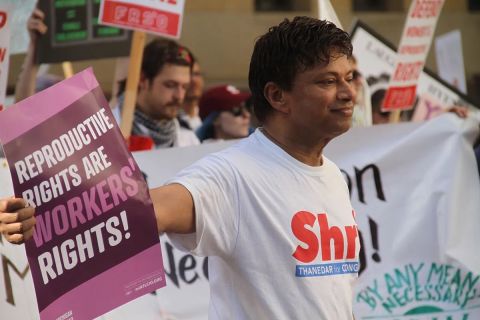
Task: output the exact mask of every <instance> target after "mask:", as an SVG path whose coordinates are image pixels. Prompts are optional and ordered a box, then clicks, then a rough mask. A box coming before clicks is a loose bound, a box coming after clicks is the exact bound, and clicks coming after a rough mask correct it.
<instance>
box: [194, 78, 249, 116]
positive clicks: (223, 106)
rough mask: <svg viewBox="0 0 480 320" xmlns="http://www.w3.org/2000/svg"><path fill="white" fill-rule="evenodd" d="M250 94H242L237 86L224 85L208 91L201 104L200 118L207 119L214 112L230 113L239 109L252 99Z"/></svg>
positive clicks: (204, 94) (203, 95) (201, 99)
mask: <svg viewBox="0 0 480 320" xmlns="http://www.w3.org/2000/svg"><path fill="white" fill-rule="evenodd" d="M250 96H251V94H250V92H241V91H240V90H238V89H237V88H236V87H235V86H232V85H222V86H217V87H213V88H210V89H208V90H207V91H205V92H204V93H203V94H202V97H201V98H200V102H199V106H198V107H199V109H200V112H199V113H200V118H202V119H205V118H206V117H207V116H208V115H209V114H211V113H212V112H215V111H217V112H221V111H228V110H231V109H233V108H235V107H238V106H239V105H241V104H242V103H243V102H245V101H246V100H248V98H250Z"/></svg>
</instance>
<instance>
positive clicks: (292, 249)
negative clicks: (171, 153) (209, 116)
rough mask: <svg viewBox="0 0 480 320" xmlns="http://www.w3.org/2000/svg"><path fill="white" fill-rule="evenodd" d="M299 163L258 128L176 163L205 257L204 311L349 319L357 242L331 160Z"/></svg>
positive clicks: (224, 315)
mask: <svg viewBox="0 0 480 320" xmlns="http://www.w3.org/2000/svg"><path fill="white" fill-rule="evenodd" d="M323 159H324V163H323V165H322V166H318V167H311V166H308V165H305V164H303V163H301V162H299V161H297V160H296V159H294V158H293V157H291V156H290V155H288V154H287V153H286V152H285V151H283V150H282V149H281V148H279V147H278V146H277V145H275V144H274V143H272V142H271V141H270V140H269V139H268V138H266V137H265V136H264V135H263V133H261V131H259V130H257V131H255V133H254V134H252V135H251V136H250V137H248V138H246V139H244V140H242V141H241V142H239V143H238V144H236V145H234V146H232V147H230V148H228V149H226V150H223V151H221V152H219V153H216V154H213V155H210V156H208V157H206V158H204V159H202V160H200V161H199V162H197V163H196V164H194V165H192V166H191V167H189V168H187V169H185V170H183V171H182V172H180V173H179V175H178V176H177V177H175V178H174V179H173V180H172V181H170V183H180V184H182V185H184V186H185V187H186V188H187V189H188V190H189V191H190V193H191V194H192V197H193V200H194V205H195V212H196V233H195V234H191V235H178V234H170V235H169V236H170V238H171V239H172V241H173V242H174V244H176V245H177V246H180V247H183V248H185V249H187V250H191V251H192V252H193V253H195V254H197V255H206V256H209V275H210V276H209V278H210V287H211V298H210V310H209V318H210V319H351V318H352V299H353V282H354V280H355V279H356V277H357V272H358V268H359V264H358V252H359V247H360V242H359V239H358V231H357V227H356V223H355V221H354V217H353V215H354V213H353V210H352V206H351V203H350V198H349V193H348V188H347V186H346V183H345V181H344V180H343V177H342V175H341V173H340V170H339V169H338V168H337V166H336V165H335V164H334V163H333V162H331V161H330V160H328V159H327V158H325V157H324V158H323Z"/></svg>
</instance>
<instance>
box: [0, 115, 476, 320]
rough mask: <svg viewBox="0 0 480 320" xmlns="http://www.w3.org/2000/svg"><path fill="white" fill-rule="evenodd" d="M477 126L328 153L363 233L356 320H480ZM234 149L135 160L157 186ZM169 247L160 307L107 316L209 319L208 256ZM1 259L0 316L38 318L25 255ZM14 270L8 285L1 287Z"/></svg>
mask: <svg viewBox="0 0 480 320" xmlns="http://www.w3.org/2000/svg"><path fill="white" fill-rule="evenodd" d="M478 128H479V123H478V121H475V120H473V119H471V118H470V119H467V120H461V119H458V118H457V117H456V116H454V115H452V114H447V115H443V116H441V117H438V118H435V119H433V120H431V121H428V122H424V123H403V124H397V125H382V126H373V127H368V128H354V129H352V130H351V131H350V132H349V133H347V134H345V135H342V136H340V137H339V138H337V139H335V140H333V141H332V142H331V143H330V144H329V145H328V147H327V149H326V155H327V156H328V157H329V158H330V159H332V160H333V161H335V162H336V163H337V164H338V165H339V167H340V168H341V169H342V172H343V173H344V175H345V178H346V180H347V183H348V184H349V186H350V189H351V198H352V203H353V205H354V207H355V209H356V211H357V222H358V224H359V227H360V231H361V241H362V248H363V250H362V253H361V260H362V270H361V275H360V278H359V282H358V285H357V292H356V294H355V296H354V307H355V316H356V319H357V320H359V319H363V320H367V319H389V320H391V319H409V320H411V319H416V320H419V319H434V318H435V317H436V318H437V319H438V320H440V319H451V320H456V319H462V320H465V319H472V320H473V319H480V295H479V293H480V255H478V249H477V248H476V246H477V244H478V243H480V233H479V232H478V231H477V229H478V226H480V215H479V214H478V213H479V212H480V197H479V196H478V195H479V194H480V179H479V173H478V170H477V166H476V162H475V157H474V154H473V150H472V143H473V140H474V139H475V137H476V136H477V135H478V133H479V132H478ZM230 143H231V142H229V143H227V142H222V143H212V144H205V145H201V146H196V147H187V148H174V149H163V150H155V151H148V152H139V153H136V154H135V158H136V159H137V161H138V163H139V165H140V168H142V171H143V172H144V173H145V175H146V177H147V181H148V183H149V185H150V186H151V187H154V186H157V185H161V184H162V183H163V182H164V181H165V180H166V179H168V178H170V177H171V176H172V175H173V174H174V173H175V172H177V171H178V170H180V169H181V168H183V167H185V166H187V165H189V164H191V163H192V162H193V161H195V160H196V159H199V158H201V157H203V156H204V155H205V154H208V153H211V152H214V151H216V150H220V149H222V148H224V147H226V146H227V145H229V144H230ZM3 170H6V169H5V168H3ZM1 177H5V175H2V174H0V179H1ZM0 183H1V185H2V186H3V185H5V184H4V182H3V181H0ZM5 183H8V182H5ZM162 240H164V239H162ZM162 246H163V248H162V249H163V252H164V253H165V255H164V257H163V258H164V265H165V271H166V274H167V287H166V288H163V289H160V290H159V291H157V293H156V294H157V297H156V299H157V300H156V301H155V299H154V298H155V297H154V296H153V295H149V296H146V297H144V298H141V299H138V300H135V301H133V302H131V303H130V304H128V305H125V306H123V307H121V308H118V309H116V310H114V311H113V312H111V313H109V314H107V315H105V316H104V317H103V319H108V320H110V319H115V320H116V319H119V320H120V319H142V320H143V319H207V304H208V298H209V297H208V296H209V292H208V283H207V279H206V272H205V267H204V266H205V260H204V259H205V258H198V257H193V256H191V255H188V254H186V253H183V252H180V251H178V250H175V249H173V248H170V247H169V245H168V243H167V242H166V241H162ZM0 255H1V256H2V259H4V261H5V259H7V260H8V261H9V262H10V264H9V267H8V268H5V264H3V268H4V269H3V270H1V269H0V273H2V272H3V276H2V274H0V318H1V319H38V315H37V314H36V310H35V306H36V304H35V301H34V300H33V299H34V297H33V287H31V278H30V276H29V273H28V270H27V271H26V274H25V275H24V274H23V273H22V272H25V268H26V262H25V261H26V259H25V257H24V253H23V250H22V249H21V248H20V247H15V246H11V245H9V244H5V242H4V243H3V244H2V243H0ZM12 266H15V267H16V268H17V270H18V272H13V271H12V270H14V269H13V267H12ZM7 272H9V274H10V278H9V279H10V280H9V283H5V282H1V281H3V279H6V278H5V274H6V273H7ZM6 293H8V297H10V298H9V299H7V294H6ZM299 298H300V297H299ZM12 299H13V300H14V304H12V301H13V300H12ZM140 313H141V316H138V314H140ZM448 317H450V318H448Z"/></svg>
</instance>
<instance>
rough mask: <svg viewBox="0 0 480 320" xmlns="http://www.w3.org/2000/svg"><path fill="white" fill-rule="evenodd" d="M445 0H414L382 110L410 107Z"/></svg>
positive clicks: (413, 100)
mask: <svg viewBox="0 0 480 320" xmlns="http://www.w3.org/2000/svg"><path fill="white" fill-rule="evenodd" d="M444 2H445V0H413V1H412V4H411V5H410V9H409V11H408V16H407V21H406V23H405V27H404V29H403V35H402V39H401V40H400V46H399V47H398V55H397V61H396V64H395V71H394V72H393V74H392V78H391V79H390V83H389V87H388V90H387V93H386V95H385V100H384V102H383V106H382V111H392V110H407V109H411V108H412V107H413V103H414V102H415V92H416V90H417V83H418V79H419V77H420V74H421V72H422V70H423V66H424V65H425V60H426V58H427V54H428V50H429V49H430V45H431V44H432V38H433V34H434V32H435V27H436V25H437V21H438V17H439V16H440V11H441V10H442V7H443V3H444Z"/></svg>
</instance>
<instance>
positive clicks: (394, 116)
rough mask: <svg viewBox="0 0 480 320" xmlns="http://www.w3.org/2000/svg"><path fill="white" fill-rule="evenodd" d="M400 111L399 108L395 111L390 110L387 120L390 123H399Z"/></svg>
mask: <svg viewBox="0 0 480 320" xmlns="http://www.w3.org/2000/svg"><path fill="white" fill-rule="evenodd" d="M401 113H402V111H401V110H395V111H392V112H390V117H389V122H390V123H399V122H400V114H401Z"/></svg>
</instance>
